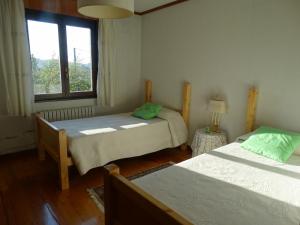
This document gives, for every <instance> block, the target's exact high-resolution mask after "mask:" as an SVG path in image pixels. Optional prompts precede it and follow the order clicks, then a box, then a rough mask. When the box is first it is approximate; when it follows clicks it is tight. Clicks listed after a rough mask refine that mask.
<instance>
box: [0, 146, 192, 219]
mask: <svg viewBox="0 0 300 225" xmlns="http://www.w3.org/2000/svg"><path fill="white" fill-rule="evenodd" d="M190 156H191V152H190V151H181V150H179V149H173V150H164V151H161V152H158V153H154V154H150V155H147V156H142V157H137V158H133V159H126V160H120V161H117V162H116V164H117V165H118V166H120V168H121V173H122V174H123V175H125V176H130V175H133V174H135V173H137V172H140V171H143V170H147V169H150V168H153V167H156V166H159V165H161V164H163V163H165V162H168V161H173V162H180V161H183V160H185V159H188V158H190ZM70 177H71V188H70V190H68V191H64V192H60V191H59V190H58V184H57V180H58V178H57V170H56V167H55V164H54V163H53V162H52V161H51V160H50V159H47V160H46V161H45V162H39V161H38V160H37V155H36V152H35V151H27V152H22V153H17V154H13V155H7V156H2V157H0V225H57V224H60V225H94V224H101V225H103V224H104V223H103V215H102V213H101V212H100V211H99V210H98V209H97V207H96V206H95V204H94V202H93V201H92V200H91V199H90V198H89V196H88V194H87V192H86V189H87V188H91V187H96V186H99V185H101V184H103V175H102V168H98V169H94V170H92V171H90V172H89V173H88V174H86V175H85V176H79V174H78V172H77V170H76V168H71V171H70Z"/></svg>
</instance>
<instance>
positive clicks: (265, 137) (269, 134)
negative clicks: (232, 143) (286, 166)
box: [241, 127, 300, 162]
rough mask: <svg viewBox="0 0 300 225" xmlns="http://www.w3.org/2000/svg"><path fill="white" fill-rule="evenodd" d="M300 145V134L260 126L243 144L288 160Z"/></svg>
mask: <svg viewBox="0 0 300 225" xmlns="http://www.w3.org/2000/svg"><path fill="white" fill-rule="evenodd" d="M299 145H300V134H298V133H293V132H288V131H283V130H280V129H275V128H271V127H260V128H258V129H257V130H256V131H255V132H254V133H253V134H252V135H251V136H250V138H248V140H246V141H245V142H243V143H242V144H241V146H242V148H244V149H246V150H249V151H252V152H255V153H257V154H260V155H263V156H266V157H268V158H270V159H274V160H276V161H278V162H286V161H287V160H288V159H289V158H290V156H291V155H292V154H293V152H294V151H295V150H296V148H297V147H299Z"/></svg>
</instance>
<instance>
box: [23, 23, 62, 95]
mask: <svg viewBox="0 0 300 225" xmlns="http://www.w3.org/2000/svg"><path fill="white" fill-rule="evenodd" d="M28 32H29V43H30V51H31V61H32V72H33V80H34V93H35V94H36V95H40V94H55V93H62V85H61V70H60V52H59V39H58V26H57V24H53V23H45V22H39V21H33V20H28Z"/></svg>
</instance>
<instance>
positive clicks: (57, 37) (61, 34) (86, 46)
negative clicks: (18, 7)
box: [26, 10, 98, 101]
mask: <svg viewBox="0 0 300 225" xmlns="http://www.w3.org/2000/svg"><path fill="white" fill-rule="evenodd" d="M26 19H27V28H28V38H29V44H30V53H31V62H32V73H33V81H34V94H35V100H36V101H45V100H59V99H73V98H95V97H96V96H97V94H96V86H97V85H96V79H97V71H98V66H97V64H98V48H97V38H98V37H97V27H98V23H97V21H94V20H88V19H81V18H76V17H69V16H63V15H57V14H52V13H44V12H39V11H34V10H26Z"/></svg>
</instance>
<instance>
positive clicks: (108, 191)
mask: <svg viewBox="0 0 300 225" xmlns="http://www.w3.org/2000/svg"><path fill="white" fill-rule="evenodd" d="M113 174H115V175H119V174H120V169H119V167H118V166H116V165H115V164H110V165H107V166H105V167H104V207H105V225H113V224H114V222H113V212H112V210H113V208H112V206H113V204H112V203H113V193H112V184H111V177H110V176H111V175H113Z"/></svg>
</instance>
